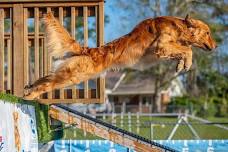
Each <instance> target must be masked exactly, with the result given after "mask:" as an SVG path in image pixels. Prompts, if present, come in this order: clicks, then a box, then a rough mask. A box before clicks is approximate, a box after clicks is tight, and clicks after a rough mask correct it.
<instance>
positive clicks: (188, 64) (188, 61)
mask: <svg viewBox="0 0 228 152" xmlns="http://www.w3.org/2000/svg"><path fill="white" fill-rule="evenodd" d="M191 66H192V59H191V58H186V60H185V62H184V70H185V71H189V70H190V68H191Z"/></svg>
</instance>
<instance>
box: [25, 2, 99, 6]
mask: <svg viewBox="0 0 228 152" xmlns="http://www.w3.org/2000/svg"><path fill="white" fill-rule="evenodd" d="M96 5H98V3H97V2H91V3H85V2H80V3H25V4H24V7H60V6H65V7H73V6H74V7H80V6H96Z"/></svg>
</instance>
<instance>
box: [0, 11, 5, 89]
mask: <svg viewBox="0 0 228 152" xmlns="http://www.w3.org/2000/svg"><path fill="white" fill-rule="evenodd" d="M4 76H5V75H4V9H0V92H3V91H4Z"/></svg>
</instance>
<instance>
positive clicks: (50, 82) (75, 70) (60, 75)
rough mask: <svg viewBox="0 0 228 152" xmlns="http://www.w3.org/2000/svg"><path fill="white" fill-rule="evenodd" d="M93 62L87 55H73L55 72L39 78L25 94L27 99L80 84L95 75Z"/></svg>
mask: <svg viewBox="0 0 228 152" xmlns="http://www.w3.org/2000/svg"><path fill="white" fill-rule="evenodd" d="M95 74H96V73H94V67H93V63H92V62H91V59H90V58H87V57H73V58H72V59H69V60H67V61H65V63H64V64H63V65H60V68H59V69H57V70H56V72H55V73H53V74H51V75H48V76H45V77H42V78H40V79H38V80H37V81H36V82H35V83H34V84H32V85H31V87H29V88H27V89H29V93H28V94H26V95H25V96H24V99H25V100H33V99H35V98H37V97H38V96H39V95H41V94H42V93H45V92H48V91H51V90H54V89H59V88H63V87H66V86H70V85H73V84H78V83H80V82H81V81H85V80H88V79H89V78H90V77H92V76H93V75H95Z"/></svg>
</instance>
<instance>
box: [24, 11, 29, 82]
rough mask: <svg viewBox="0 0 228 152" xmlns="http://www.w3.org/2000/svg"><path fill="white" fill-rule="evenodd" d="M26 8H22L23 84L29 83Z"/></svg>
mask: <svg viewBox="0 0 228 152" xmlns="http://www.w3.org/2000/svg"><path fill="white" fill-rule="evenodd" d="M27 19H28V9H27V8H24V85H28V84H29V48H28V25H27V24H28V23H27Z"/></svg>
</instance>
